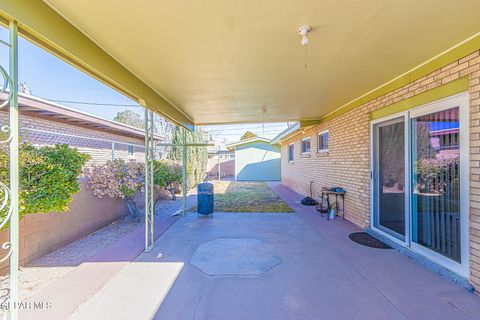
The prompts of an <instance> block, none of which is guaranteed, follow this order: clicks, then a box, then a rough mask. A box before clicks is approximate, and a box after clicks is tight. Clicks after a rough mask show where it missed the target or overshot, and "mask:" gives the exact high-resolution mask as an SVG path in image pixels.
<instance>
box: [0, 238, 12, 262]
mask: <svg viewBox="0 0 480 320" xmlns="http://www.w3.org/2000/svg"><path fill="white" fill-rule="evenodd" d="M2 250H8V252H7V254H6V255H5V256H3V258H1V259H0V262H3V261H5V260H7V259H8V258H10V256H11V255H12V250H13V248H12V244H11V243H10V242H4V243H3V244H2Z"/></svg>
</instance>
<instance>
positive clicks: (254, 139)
mask: <svg viewBox="0 0 480 320" xmlns="http://www.w3.org/2000/svg"><path fill="white" fill-rule="evenodd" d="M257 141H260V142H267V143H269V142H270V140H269V139H267V138H262V137H254V138H250V139H245V140H240V141H237V142H233V143H230V144H227V145H226V147H227V149H228V150H230V151H232V150H234V149H235V147H237V146H241V145H243V144H247V143H252V142H257Z"/></svg>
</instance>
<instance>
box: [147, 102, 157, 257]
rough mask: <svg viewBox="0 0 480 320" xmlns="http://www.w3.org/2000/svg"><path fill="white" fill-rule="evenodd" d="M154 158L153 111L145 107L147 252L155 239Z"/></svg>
mask: <svg viewBox="0 0 480 320" xmlns="http://www.w3.org/2000/svg"><path fill="white" fill-rule="evenodd" d="M153 160H154V141H153V112H152V111H150V110H148V109H147V108H145V252H149V251H150V250H151V249H152V247H153V241H154V232H153V230H154V224H153V223H154V211H155V208H154V199H153Z"/></svg>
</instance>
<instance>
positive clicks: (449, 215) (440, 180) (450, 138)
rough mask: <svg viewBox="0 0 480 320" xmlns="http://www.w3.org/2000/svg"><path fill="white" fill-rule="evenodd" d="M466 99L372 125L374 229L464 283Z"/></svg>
mask: <svg viewBox="0 0 480 320" xmlns="http://www.w3.org/2000/svg"><path fill="white" fill-rule="evenodd" d="M468 138H469V137H468V95H466V94H461V95H457V96H454V97H451V98H448V99H444V100H441V101H438V102H435V103H431V104H428V105H425V106H422V107H418V108H415V109H412V110H409V111H406V112H403V113H401V114H399V115H398V116H397V117H395V118H393V119H392V118H390V119H387V120H385V121H382V120H380V121H376V122H374V123H373V124H372V186H373V190H372V192H373V194H372V224H373V227H374V228H375V229H377V230H378V231H381V232H383V233H385V234H386V235H387V236H390V237H391V238H392V239H395V240H400V242H401V243H402V244H403V245H405V246H409V247H411V248H412V249H413V250H415V251H417V252H419V253H421V254H422V255H424V256H426V257H427V258H429V259H431V260H432V261H435V262H437V263H439V264H442V265H444V266H445V267H447V268H448V269H450V270H452V271H454V272H456V273H459V274H461V275H464V276H468V209H469V208H468V193H469V190H468V187H469V176H468V165H469V161H468V148H469V147H468Z"/></svg>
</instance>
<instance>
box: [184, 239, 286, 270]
mask: <svg viewBox="0 0 480 320" xmlns="http://www.w3.org/2000/svg"><path fill="white" fill-rule="evenodd" d="M280 262H281V260H280V258H278V257H277V256H276V255H275V247H274V246H273V245H271V244H270V243H268V242H265V241H262V240H260V239H232V238H221V239H216V240H212V241H208V242H205V243H203V244H201V245H200V246H199V247H198V248H197V250H196V251H195V253H194V254H193V256H192V259H191V260H190V264H192V265H194V266H195V267H197V268H198V269H200V270H201V271H202V272H203V273H205V274H207V275H209V276H259V275H262V274H264V273H265V272H267V271H268V270H270V269H272V268H273V267H275V266H276V265H278V264H280Z"/></svg>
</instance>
